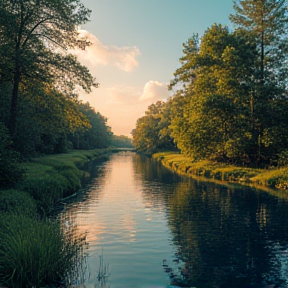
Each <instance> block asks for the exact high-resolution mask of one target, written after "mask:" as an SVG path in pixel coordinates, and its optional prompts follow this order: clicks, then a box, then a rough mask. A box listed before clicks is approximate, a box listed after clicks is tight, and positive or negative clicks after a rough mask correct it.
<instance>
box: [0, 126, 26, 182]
mask: <svg viewBox="0 0 288 288" xmlns="http://www.w3.org/2000/svg"><path fill="white" fill-rule="evenodd" d="M12 144H13V143H12V140H11V138H10V135H9V131H8V129H7V128H6V127H5V125H4V124H3V123H1V122H0V186H1V187H11V186H13V184H14V183H15V182H17V181H19V180H20V179H21V178H22V175H23V172H24V171H23V169H21V167H20V164H19V163H20V154H19V153H18V152H17V151H15V150H14V149H13V148H12Z"/></svg>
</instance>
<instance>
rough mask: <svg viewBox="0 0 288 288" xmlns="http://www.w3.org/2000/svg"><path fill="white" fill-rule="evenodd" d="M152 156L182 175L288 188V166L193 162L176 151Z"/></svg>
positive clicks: (266, 186) (264, 186)
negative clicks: (253, 166) (250, 165)
mask: <svg viewBox="0 0 288 288" xmlns="http://www.w3.org/2000/svg"><path fill="white" fill-rule="evenodd" d="M152 158H154V159H157V160H159V161H161V162H162V164H163V165H164V166H165V167H167V168H169V169H171V170H173V171H175V172H177V173H179V174H182V175H187V176H191V177H193V176H194V177H204V178H206V179H213V180H220V181H224V182H238V183H242V184H249V185H255V186H260V187H263V188H273V189H275V188H276V189H285V190H287V189H288V167H283V168H273V169H272V168H271V169H267V170H266V169H256V168H246V167H238V166H234V165H228V164H225V163H218V162H212V161H209V160H202V161H199V162H193V161H191V159H189V158H188V157H185V156H184V155H181V154H179V153H175V152H158V153H155V154H153V155H152Z"/></svg>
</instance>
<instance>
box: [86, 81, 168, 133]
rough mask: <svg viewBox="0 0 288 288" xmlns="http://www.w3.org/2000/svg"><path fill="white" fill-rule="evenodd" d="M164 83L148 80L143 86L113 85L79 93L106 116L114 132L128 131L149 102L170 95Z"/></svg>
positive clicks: (142, 114) (143, 112)
mask: <svg viewBox="0 0 288 288" xmlns="http://www.w3.org/2000/svg"><path fill="white" fill-rule="evenodd" d="M169 96H170V95H169V92H168V90H167V84H165V83H161V82H158V81H153V80H151V81H148V82H147V83H146V84H145V85H144V86H142V87H141V86H140V87H137V86H125V85H115V86H113V87H103V86H102V87H101V86H100V88H99V89H95V90H94V91H93V92H92V93H91V94H88V95H87V94H83V95H82V94H81V99H82V100H84V101H89V102H90V104H91V105H92V106H93V107H95V109H96V110H97V111H99V112H100V113H101V114H102V115H104V116H106V117H108V125H109V126H111V127H112V131H113V132H114V133H115V134H116V135H121V134H123V135H127V136H129V135H130V132H131V130H132V129H133V128H134V127H135V124H136V121H137V119H138V118H140V117H142V116H144V115H145V111H146V110H147V108H148V106H149V105H151V104H152V103H156V102H157V101H159V100H160V101H165V100H166V99H167V98H168V97H169Z"/></svg>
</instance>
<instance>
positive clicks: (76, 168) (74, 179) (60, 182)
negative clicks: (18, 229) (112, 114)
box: [15, 148, 112, 214]
mask: <svg viewBox="0 0 288 288" xmlns="http://www.w3.org/2000/svg"><path fill="white" fill-rule="evenodd" d="M111 153H112V149H111V148H106V149H94V150H71V151H69V152H67V153H61V154H52V155H45V156H43V157H37V158H32V159H31V161H30V162H27V163H25V164H24V165H23V168H24V170H25V175H24V178H23V180H22V181H21V182H19V183H18V184H16V186H15V188H16V189H17V190H20V191H25V192H27V193H29V194H30V195H31V196H32V198H34V200H36V202H37V205H38V209H40V210H41V211H42V212H44V213H46V214H49V213H50V212H51V210H52V209H53V207H54V205H55V204H56V203H57V201H59V200H60V199H61V198H65V197H68V196H71V195H72V194H74V193H75V192H76V191H78V190H79V189H80V188H81V186H82V183H83V182H84V180H85V179H86V178H89V176H90V174H89V172H88V171H89V169H90V167H89V166H91V164H92V163H94V162H95V161H101V160H105V159H107V156H108V155H109V154H111Z"/></svg>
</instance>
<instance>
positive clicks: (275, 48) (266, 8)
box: [230, 0, 288, 161]
mask: <svg viewBox="0 0 288 288" xmlns="http://www.w3.org/2000/svg"><path fill="white" fill-rule="evenodd" d="M234 9H235V14H234V15H230V20H231V21H232V22H233V23H234V24H235V27H236V28H237V29H236V31H237V32H238V33H243V32H245V33H246V35H248V37H249V39H254V41H255V44H256V48H257V62H255V65H254V67H255V71H254V73H253V78H251V79H250V81H249V82H250V84H249V85H250V98H251V101H250V102H251V124H252V126H253V127H251V128H252V131H251V132H252V137H253V138H254V141H257V143H258V145H257V146H258V147H257V149H258V152H257V154H258V156H257V159H258V160H257V161H260V160H261V159H262V158H264V159H265V158H266V160H267V156H268V155H265V150H267V149H266V148H268V147H269V146H270V147H269V149H268V150H270V149H271V148H272V146H274V145H272V142H273V143H276V142H278V143H280V142H282V143H285V142H287V139H285V138H284V137H283V136H284V135H282V136H281V137H280V138H281V140H280V139H278V140H280V142H279V141H278V140H276V138H275V137H276V134H278V136H279V135H280V134H281V133H279V132H277V133H276V134H275V131H279V129H278V128H277V127H276V126H277V125H275V119H279V115H277V113H278V112H279V109H280V106H279V107H278V108H276V107H277V106H278V105H279V104H280V103H282V104H281V105H284V106H283V107H285V106H286V103H285V102H286V101H285V95H287V73H288V70H287V64H285V63H286V62H287V61H286V59H287V40H286V38H287V37H286V35H287V28H288V27H287V23H288V21H287V12H288V10H287V1H285V0H241V1H234ZM246 83H247V82H246ZM283 96H284V97H283ZM277 99H278V100H277ZM281 99H282V100H281ZM280 110H281V109H280ZM276 111H278V112H277V113H276V114H275V112H276ZM280 114H281V115H282V116H281V117H280V118H282V117H283V116H284V114H286V113H283V112H281V113H280ZM268 116H270V117H268ZM282 119H283V118H282ZM283 124H284V122H283V121H281V122H280V123H279V126H281V127H282V126H283ZM284 126H286V125H284ZM272 131H273V132H272ZM285 134H286V133H285ZM278 136H277V137H278ZM268 138H269V139H270V140H269V141H270V144H269V143H268V142H269V141H267V139H268ZM272 138H274V140H273V141H271V139H272ZM275 140H276V141H275ZM281 146H282V145H281ZM275 148H277V149H276V150H277V151H279V150H278V149H279V148H280V147H279V146H278V147H276V146H274V148H273V149H275ZM276 150H275V152H276ZM270 151H271V150H270ZM269 154H270V153H269ZM270 155H271V154H270Z"/></svg>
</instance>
